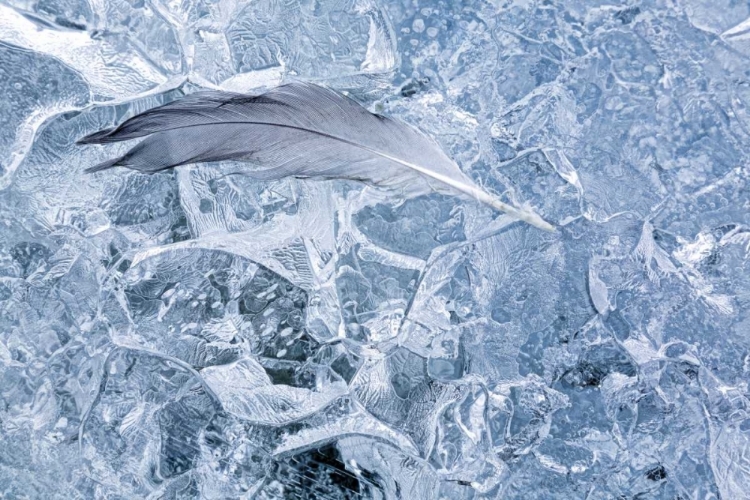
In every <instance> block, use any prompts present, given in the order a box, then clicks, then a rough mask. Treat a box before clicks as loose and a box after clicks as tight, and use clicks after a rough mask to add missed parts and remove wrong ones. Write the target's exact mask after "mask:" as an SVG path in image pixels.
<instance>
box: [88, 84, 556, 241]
mask: <svg viewBox="0 0 750 500" xmlns="http://www.w3.org/2000/svg"><path fill="white" fill-rule="evenodd" d="M140 137H146V138H145V139H144V140H143V141H141V142H140V143H139V144H137V145H136V146H134V147H133V148H132V149H130V151H128V152H127V153H125V154H124V155H123V156H121V157H119V158H115V159H112V160H109V161H106V162H104V163H101V164H99V165H96V166H94V167H91V168H88V169H87V170H86V171H87V172H97V171H100V170H106V169H109V168H112V167H117V166H120V167H127V168H130V169H133V170H137V171H140V172H145V173H152V172H157V171H160V170H164V169H168V168H172V167H177V166H180V165H185V164H188V163H198V162H209V161H222V160H237V161H245V162H250V163H253V164H255V168H253V169H252V170H251V171H250V172H248V175H251V176H253V177H254V178H257V179H265V180H272V179H279V178H282V177H288V176H291V177H299V178H307V177H317V178H324V179H351V180H358V181H362V182H365V183H368V184H372V185H375V186H380V187H385V188H389V189H392V190H396V191H399V192H401V193H402V194H403V195H409V196H414V195H418V194H424V193H428V192H431V191H436V192H439V193H444V194H452V195H463V196H464V197H470V198H474V199H476V200H478V201H481V202H483V203H486V204H488V205H490V206H491V207H493V208H495V209H497V210H501V211H503V212H506V213H508V214H510V215H512V216H514V217H516V218H518V219H520V220H523V221H525V222H528V223H529V224H532V225H534V226H536V227H539V228H541V229H546V230H554V227H553V226H552V225H550V224H549V223H547V222H545V221H544V220H542V219H541V218H540V217H539V216H538V215H536V214H534V213H532V212H528V211H525V210H521V209H518V208H515V207H512V206H510V205H507V204H505V203H503V202H502V201H500V200H498V199H497V198H495V197H494V196H492V195H490V194H488V193H487V192H485V191H483V190H482V189H481V188H480V187H479V186H477V185H476V184H475V183H474V182H473V181H472V180H471V179H470V178H469V177H467V176H466V175H465V174H463V173H462V172H461V170H460V169H459V168H458V166H457V165H456V163H455V162H453V160H451V159H450V158H449V157H448V156H447V155H446V154H445V153H444V152H443V151H442V149H440V146H438V145H437V143H436V142H435V141H433V140H432V139H430V138H429V137H427V136H426V135H424V134H422V133H421V132H419V131H417V130H416V129H414V128H412V127H410V126H408V125H405V124H403V123H400V122H397V121H395V120H392V119H390V118H386V117H384V116H380V115H376V114H373V113H370V112H369V111H367V110H366V109H365V108H364V107H362V106H361V105H359V104H358V103H356V102H355V101H353V100H352V99H349V98H348V97H345V96H343V95H341V94H339V93H337V92H334V91H333V90H329V89H327V88H324V87H320V86H317V85H312V84H305V83H292V84H288V85H283V86H281V87H277V88H275V89H273V90H270V91H268V92H266V93H264V94H262V95H259V96H246V95H241V94H232V93H226V92H198V93H195V94H191V95H189V96H186V97H184V98H183V99H180V100H177V101H174V102H172V103H169V104H166V105H164V106H160V107H157V108H154V109H151V110H149V111H146V112H144V113H141V114H139V115H136V116H134V117H132V118H130V119H129V120H127V121H125V122H124V123H122V124H121V125H120V126H118V127H115V128H112V129H107V130H102V131H100V132H96V133H94V134H91V135H89V136H86V137H84V138H83V139H81V140H80V141H78V142H79V144H107V143H111V142H119V141H125V140H129V139H136V138H140Z"/></svg>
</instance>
